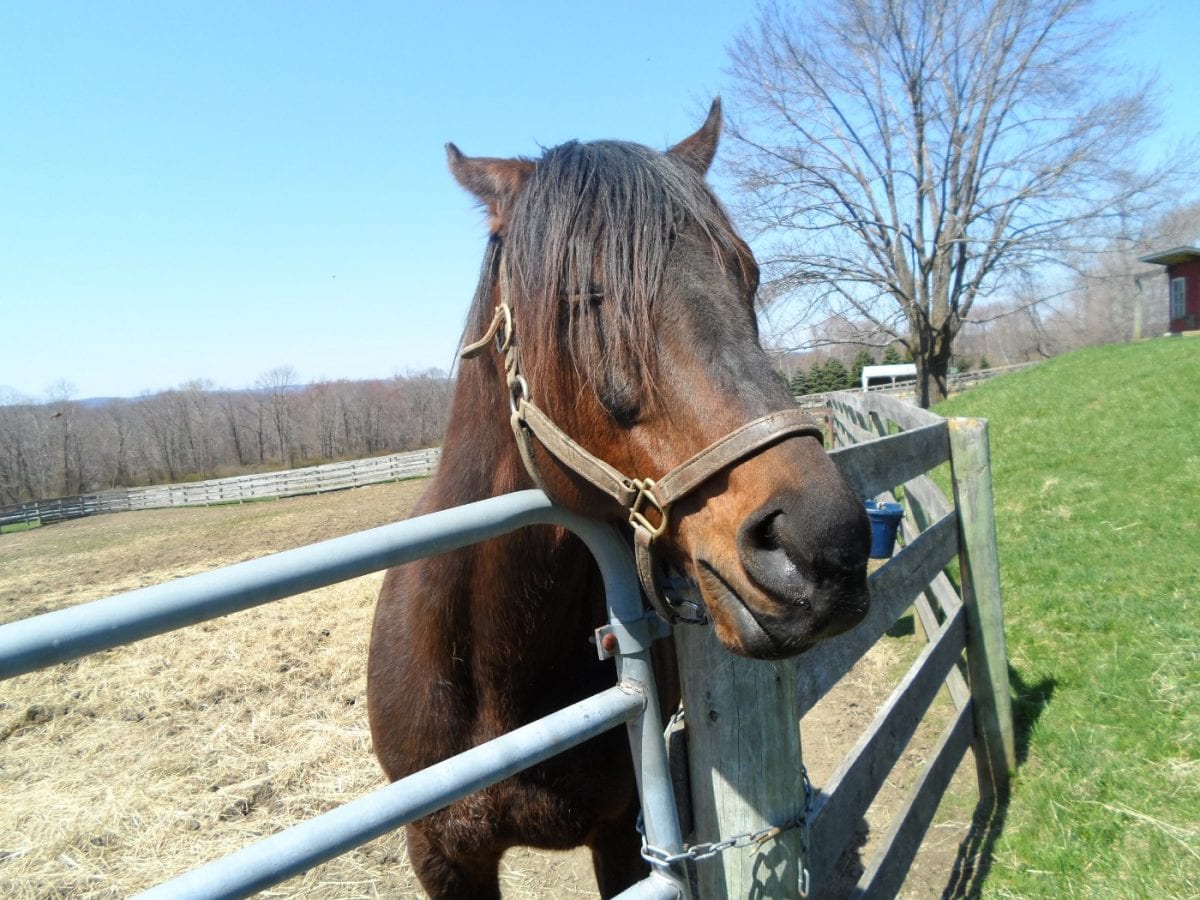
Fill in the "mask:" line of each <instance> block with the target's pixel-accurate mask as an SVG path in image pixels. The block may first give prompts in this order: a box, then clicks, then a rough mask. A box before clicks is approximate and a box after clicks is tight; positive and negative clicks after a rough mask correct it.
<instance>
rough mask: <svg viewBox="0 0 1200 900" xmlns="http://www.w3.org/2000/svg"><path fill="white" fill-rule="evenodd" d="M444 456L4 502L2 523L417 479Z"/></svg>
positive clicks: (425, 453)
mask: <svg viewBox="0 0 1200 900" xmlns="http://www.w3.org/2000/svg"><path fill="white" fill-rule="evenodd" d="M440 458H441V450H440V449H439V448H436V447H434V448H431V449H428V450H416V451H413V452H411V453H395V454H392V455H390V456H378V457H373V458H370V459H358V460H352V461H349V462H337V463H327V464H325V465H321V466H309V467H307V468H303V469H288V470H286V471H281V472H263V473H259V474H254V475H236V476H233V477H231V478H214V479H210V480H208V481H194V482H188V483H184V484H164V485H154V486H151V487H144V488H119V489H116V490H111V491H98V492H96V493H93V494H83V495H80V496H77V497H52V498H50V499H47V500H30V501H28V502H26V503H15V504H12V505H10V506H0V526H3V525H14V524H32V523H36V522H41V523H42V524H50V523H51V522H60V521H63V520H65V519H77V518H80V517H82V516H91V515H95V514H97V513H104V512H121V511H128V510H134V509H161V508H163V507H168V506H213V505H215V504H220V503H245V502H247V501H252V500H263V499H267V498H272V497H294V496H297V495H300V494H320V493H325V492H327V491H340V490H343V489H345V488H351V487H361V486H362V485H367V484H379V483H380V482H385V481H397V480H399V479H402V478H416V477H419V476H422V475H428V474H430V473H431V472H432V471H433V470H434V468H435V467H436V466H437V463H438V460H439V459H440Z"/></svg>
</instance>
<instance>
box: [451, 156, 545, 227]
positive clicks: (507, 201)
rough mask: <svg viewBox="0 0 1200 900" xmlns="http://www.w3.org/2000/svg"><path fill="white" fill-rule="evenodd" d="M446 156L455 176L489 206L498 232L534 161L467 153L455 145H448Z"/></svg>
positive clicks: (491, 218)
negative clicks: (467, 154) (469, 154)
mask: <svg viewBox="0 0 1200 900" xmlns="http://www.w3.org/2000/svg"><path fill="white" fill-rule="evenodd" d="M446 158H447V159H448V161H449V163H450V173H451V174H452V175H453V176H454V179H455V180H456V181H457V182H458V183H459V184H461V185H462V186H463V187H465V188H466V189H467V190H468V191H470V192H471V193H472V194H474V195H475V196H476V197H477V198H478V199H479V201H480V202H482V203H483V205H484V206H486V207H487V210H488V215H489V217H490V222H489V225H490V227H491V230H492V233H493V234H499V233H500V232H501V231H502V230H503V228H504V225H505V222H506V221H507V219H508V214H509V212H510V210H511V208H512V203H513V201H514V200H515V199H516V197H517V194H519V193H521V188H522V187H524V186H525V182H526V181H527V180H528V179H529V176H530V175H532V174H533V165H534V164H533V163H532V162H531V161H529V160H527V159H494V158H492V157H487V156H466V155H464V154H463V152H462V151H461V150H459V149H458V148H457V147H455V146H454V145H453V144H447V145H446Z"/></svg>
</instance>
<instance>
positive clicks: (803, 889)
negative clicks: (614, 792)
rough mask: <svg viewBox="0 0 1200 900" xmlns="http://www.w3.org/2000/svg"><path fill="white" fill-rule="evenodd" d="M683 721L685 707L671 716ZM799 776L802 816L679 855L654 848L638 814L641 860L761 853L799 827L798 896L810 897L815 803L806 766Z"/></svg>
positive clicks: (673, 861)
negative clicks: (747, 851)
mask: <svg viewBox="0 0 1200 900" xmlns="http://www.w3.org/2000/svg"><path fill="white" fill-rule="evenodd" d="M682 718H683V708H682V707H680V708H679V710H678V711H677V712H676V713H675V715H674V716H672V718H671V721H672V723H674V722H676V721H677V720H678V719H682ZM800 775H801V778H802V779H803V781H804V809H803V810H802V811H801V812H800V814H799V815H796V816H793V817H792V818H790V819H788V820H787V821H786V822H784V823H783V824H781V825H772V826H771V827H769V828H764V829H762V830H761V831H750V832H746V833H745V834H739V835H735V836H733V837H729V838H725V839H724V840H720V841H711V842H707V843H700V844H692V845H690V846H686V847H684V849H683V851H682V852H680V853H668V852H667V851H666V850H663V849H662V848H661V847H655V846H652V845H651V844H650V843H649V841H647V839H646V829H645V825H644V823H643V822H642V817H641V814H640V813H639V814H638V820H637V829H638V833H639V834H640V835H641V836H642V859H644V860H646V862H648V863H650V864H651V865H652V866H666V867H671V866H675V865H678V864H679V863H686V862H689V861H690V862H700V861H701V860H704V859H711V858H712V857H714V856H716V855H717V854H718V853H724V852H725V851H726V850H734V849H740V848H743V847H753V848H754V852H755V853H758V852H760V851H761V850H762V847H763V845H764V844H765V843H766V842H767V841H769V840H772V839H773V838H776V837H778V836H779V835H781V834H783V832H785V831H789V830H791V829H792V828H800V829H801V830H802V831H801V835H800V859H801V861H802V862H803V863H804V865H802V866H801V869H800V878H799V893H800V896H801V897H807V896H808V890H809V874H808V865H807V862H808V849H809V822H808V818H809V815H810V814H811V813H812V802H813V786H812V781H810V780H809V777H808V769H807V768H806V767H805V766H804V764H803V763H801V765H800Z"/></svg>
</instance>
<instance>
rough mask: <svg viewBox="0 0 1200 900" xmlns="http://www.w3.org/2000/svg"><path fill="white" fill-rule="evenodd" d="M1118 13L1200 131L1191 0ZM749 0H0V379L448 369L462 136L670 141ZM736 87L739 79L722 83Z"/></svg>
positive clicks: (77, 380) (130, 390)
mask: <svg viewBox="0 0 1200 900" xmlns="http://www.w3.org/2000/svg"><path fill="white" fill-rule="evenodd" d="M1142 7H1143V4H1138V3H1133V2H1132V0H1129V2H1126V0H1105V2H1104V3H1103V4H1102V7H1101V8H1102V9H1103V10H1105V11H1109V10H1112V11H1117V12H1120V11H1124V10H1138V11H1139V13H1138V14H1139V17H1140V22H1141V26H1140V27H1139V28H1138V29H1137V30H1129V31H1128V33H1126V34H1122V36H1121V38H1120V42H1119V53H1120V54H1121V56H1122V57H1123V58H1124V59H1126V60H1127V62H1128V63H1129V64H1130V65H1132V66H1138V67H1143V66H1145V67H1158V68H1159V69H1160V71H1161V75H1162V85H1161V86H1162V89H1163V94H1164V100H1165V101H1166V103H1167V108H1168V110H1169V111H1175V112H1174V113H1170V112H1169V115H1172V114H1173V115H1174V116H1176V117H1177V118H1178V119H1179V120H1180V121H1182V122H1185V123H1187V126H1186V127H1187V128H1194V125H1193V124H1192V123H1194V122H1195V114H1194V111H1193V107H1192V95H1193V92H1194V91H1195V90H1196V88H1197V86H1198V85H1200V62H1198V60H1200V54H1198V53H1197V52H1196V48H1195V47H1194V46H1191V45H1189V42H1188V39H1187V36H1188V34H1189V33H1194V28H1193V27H1192V26H1193V25H1194V24H1195V17H1196V10H1195V7H1194V5H1193V3H1191V2H1188V0H1167V2H1163V3H1160V4H1158V5H1157V6H1156V7H1153V8H1147V9H1146V10H1145V11H1143V10H1142ZM754 13H755V3H754V2H753V0H721V2H712V3H704V2H700V3H697V2H695V0H687V2H676V0H667V2H654V0H606V2H605V3H603V4H582V3H581V4H575V3H566V2H558V3H532V2H529V3H523V2H519V0H511V2H509V3H505V4H495V3H480V2H475V0H460V2H456V3H451V4H445V5H444V6H442V8H439V9H435V8H434V4H416V3H409V2H404V3H400V2H397V3H382V2H342V3H332V2H316V0H309V2H238V3H230V2H217V0H206V2H149V0H143V2H105V3H85V2H42V0H29V2H20V0H9V2H6V3H4V4H3V5H2V6H0V114H2V115H3V126H2V128H0V135H2V137H0V400H2V398H3V397H4V396H5V393H6V391H5V389H6V388H7V389H8V391H11V392H16V393H17V394H20V395H23V396H28V397H33V398H38V399H40V398H43V397H44V396H45V395H46V392H47V390H48V389H49V388H50V386H51V385H53V384H55V383H56V382H58V381H60V380H65V381H66V382H69V383H70V384H71V385H73V386H74V388H75V394H76V396H77V397H92V396H110V395H116V396H136V395H138V394H140V393H142V392H144V391H155V390H162V389H166V388H170V387H175V386H178V385H179V384H182V383H183V382H186V381H190V380H193V379H208V380H210V381H211V382H213V383H214V384H215V385H216V386H219V387H230V388H241V387H247V386H250V385H252V384H253V383H254V381H255V379H256V378H258V376H259V375H261V374H262V373H264V372H266V371H267V370H269V369H272V368H275V367H278V366H284V365H287V366H291V367H293V368H294V369H295V371H296V373H297V374H298V376H299V379H300V380H301V381H302V382H308V381H313V380H318V379H323V378H330V379H336V378H352V379H357V378H386V377H388V376H390V375H392V374H395V373H403V372H405V371H420V370H423V369H427V368H430V367H438V368H441V369H449V368H450V366H451V365H452V363H453V360H454V354H455V346H456V343H457V340H458V336H459V332H460V330H461V325H462V320H463V317H464V315H465V312H466V308H467V304H468V303H469V301H470V297H471V293H472V290H473V288H474V284H475V280H476V276H477V273H478V266H479V261H480V258H481V254H482V248H483V240H484V227H483V218H482V216H481V214H480V213H479V211H478V210H477V209H475V207H474V206H473V204H472V201H471V199H470V198H469V197H468V196H467V195H466V194H465V193H463V191H462V190H461V189H460V188H459V187H458V186H457V185H456V184H455V183H454V181H453V180H452V179H451V177H450V175H449V173H448V172H447V171H446V166H445V156H444V151H443V144H444V143H445V142H446V141H454V142H455V143H457V144H458V145H459V146H460V147H461V148H462V149H463V150H464V151H465V152H467V153H470V154H476V155H495V156H511V155H517V154H524V155H538V154H539V152H540V149H539V148H541V147H546V146H553V145H554V144H557V143H561V142H562V141H564V140H567V139H569V138H574V137H578V138H584V139H587V138H601V137H618V138H625V139H630V140H637V141H640V142H642V143H645V144H649V145H651V146H657V147H665V146H667V145H668V144H669V143H671V142H673V141H675V140H678V139H680V138H681V137H684V136H686V135H687V134H688V133H690V132H691V131H692V130H693V129H694V128H695V127H696V126H697V125H698V124H699V122H700V121H701V119H702V118H703V114H704V112H705V110H706V109H707V105H708V102H709V100H710V99H711V97H712V96H714V95H715V94H719V93H721V92H722V90H723V89H724V88H726V86H727V76H726V75H725V72H724V69H725V67H726V65H727V55H726V52H725V47H726V46H727V44H728V43H729V42H730V41H731V40H732V38H733V37H734V36H735V34H736V33H737V32H738V30H739V29H740V28H742V27H743V26H745V25H746V24H748V23H750V22H751V21H752V19H753V17H754ZM726 93H728V91H726Z"/></svg>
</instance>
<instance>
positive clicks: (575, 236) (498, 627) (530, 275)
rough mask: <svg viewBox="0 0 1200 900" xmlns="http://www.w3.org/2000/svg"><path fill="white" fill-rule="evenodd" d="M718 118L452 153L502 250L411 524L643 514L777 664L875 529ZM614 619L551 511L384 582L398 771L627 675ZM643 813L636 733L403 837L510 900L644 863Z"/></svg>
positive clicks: (383, 621)
mask: <svg viewBox="0 0 1200 900" xmlns="http://www.w3.org/2000/svg"><path fill="white" fill-rule="evenodd" d="M720 130H721V106H720V100H719V98H718V99H717V100H715V101H714V102H713V104H712V107H711V109H710V111H709V114H708V117H707V118H706V120H705V121H704V123H703V125H702V126H701V127H700V128H699V130H698V131H696V132H695V133H694V134H692V135H691V136H690V137H688V138H686V139H684V140H682V141H680V142H679V143H677V144H675V145H674V146H672V147H671V148H670V149H668V150H666V151H665V152H658V151H655V150H652V149H649V148H647V147H644V146H641V145H638V144H633V143H627V142H621V141H594V142H587V143H583V142H577V141H571V142H568V143H565V144H563V145H561V146H558V147H554V148H552V149H550V150H547V151H546V152H545V153H544V155H543V156H542V157H541V158H540V159H537V160H533V159H527V158H516V159H504V158H493V157H469V156H466V155H464V154H463V153H462V151H460V150H459V149H458V148H457V147H456V146H455V145H454V144H447V145H446V152H447V155H448V160H449V167H450V171H451V173H452V174H453V176H454V178H455V179H456V180H457V181H458V182H459V184H460V185H461V186H462V187H464V188H466V190H467V191H469V192H470V193H471V194H473V195H474V196H475V198H476V199H477V200H478V201H480V202H481V204H482V206H483V207H484V209H485V210H486V213H487V221H488V238H487V244H486V250H485V253H484V258H483V265H482V269H481V273H480V278H479V284H478V288H477V289H476V292H475V297H474V300H473V303H472V306H471V309H470V312H469V313H468V316H467V325H466V329H465V333H464V334H465V339H468V340H470V344H469V345H468V347H467V348H466V349H465V350H464V357H466V358H465V359H464V360H463V362H462V363H461V364H460V367H459V372H458V377H457V383H456V387H455V391H454V395H453V398H452V401H451V408H450V413H449V422H448V426H447V431H446V437H445V441H444V444H443V449H442V457H441V462H440V464H439V466H438V469H437V472H436V474H435V475H434V476H433V477H432V479H431V481H430V483H429V485H428V487H427V489H426V491H425V492H424V494H423V496H422V497H421V499H420V500H419V502H418V504H417V505H416V507H415V509H414V511H413V514H414V515H419V514H423V513H429V512H433V511H435V510H441V509H445V508H448V507H451V506H456V505H459V504H463V503H467V502H470V501H475V500H480V499H484V498H487V497H492V496H496V495H499V494H502V493H505V492H510V491H517V490H522V489H526V488H530V487H534V486H537V487H540V488H542V489H543V490H544V491H545V492H546V493H547V494H548V495H549V496H550V498H551V499H552V500H553V501H554V502H556V503H558V504H561V505H563V506H565V507H568V508H570V509H572V510H575V511H578V512H582V513H584V514H587V515H590V516H593V517H598V518H600V519H603V520H611V521H612V522H613V523H615V524H616V526H617V527H619V528H622V529H624V530H625V533H626V534H627V535H628V536H629V541H630V544H631V545H633V546H635V547H636V549H637V551H638V570H639V574H640V575H641V576H642V584H643V587H644V591H645V594H646V597H647V601H648V602H649V603H653V604H654V606H655V608H656V609H658V610H659V611H660V613H661V614H663V615H664V616H667V617H669V618H672V619H675V620H676V621H678V620H680V619H682V620H688V619H696V618H700V617H699V616H696V615H694V614H693V615H690V616H689V615H687V614H685V612H686V610H685V611H684V612H681V610H683V609H684V607H683V606H681V605H680V604H679V603H678V598H674V599H672V597H671V596H669V594H670V591H668V590H665V589H664V587H663V583H662V579H663V573H664V572H675V573H678V575H679V576H680V577H682V578H685V579H686V580H688V581H690V582H691V583H693V584H694V585H695V592H697V593H698V596H699V598H700V601H699V604H698V605H700V606H702V607H703V609H702V613H703V618H707V619H709V620H711V623H712V627H713V628H714V629H715V633H716V636H717V637H718V639H719V640H720V641H721V642H722V643H723V644H724V645H725V646H726V647H728V648H729V649H730V650H731V651H733V652H735V653H739V654H742V655H745V656H749V657H757V658H764V659H778V658H782V657H787V656H792V655H795V654H797V653H800V652H802V651H803V650H805V649H807V648H808V647H810V646H812V645H813V644H814V643H816V642H817V641H819V640H821V639H823V638H825V637H828V636H830V635H833V634H837V633H840V632H841V631H844V630H845V629H847V628H849V627H851V626H852V625H853V624H854V623H856V622H857V621H858V620H859V619H861V618H862V616H863V615H864V614H865V612H866V609H867V604H868V596H867V588H866V562H867V554H868V550H869V545H870V533H869V525H868V522H867V518H866V514H865V511H864V507H863V503H862V501H861V499H860V498H859V497H857V496H856V495H855V493H854V492H853V490H852V489H851V488H850V487H849V485H848V484H847V482H846V481H845V480H843V478H842V477H841V475H840V474H839V473H838V471H837V470H836V468H835V467H834V465H833V464H832V462H831V461H830V459H829V457H828V456H827V455H826V453H825V451H824V446H823V443H822V439H821V433H820V431H819V429H818V428H817V427H816V426H815V423H813V422H812V420H810V419H808V418H807V417H805V416H803V414H802V413H800V412H799V410H798V409H797V408H796V406H795V403H794V401H793V399H792V397H791V395H790V393H789V391H788V390H787V388H786V386H785V384H784V382H783V381H782V380H781V379H780V377H779V376H778V374H776V373H775V372H774V371H773V369H772V366H771V362H770V360H769V358H768V356H767V354H766V352H765V351H764V350H763V348H762V346H761V344H760V342H759V335H758V326H757V320H756V315H755V295H756V291H757V288H758V281H759V269H758V266H757V263H756V262H755V259H754V256H753V254H752V253H751V251H750V248H749V246H748V245H747V244H746V243H745V241H743V240H742V238H741V237H740V236H739V235H738V233H737V232H736V230H735V229H734V227H733V225H732V224H731V222H730V220H729V217H728V216H727V214H726V212H725V211H724V209H723V207H722V206H721V204H720V202H719V201H718V200H717V199H716V197H715V196H714V194H713V193H712V191H711V189H710V188H709V186H708V184H707V182H706V178H705V176H706V173H707V171H708V169H709V167H710V165H711V164H712V161H713V158H714V156H715V153H716V149H717V143H718V138H719V134H720ZM624 473H635V474H640V475H642V476H643V477H639V478H632V477H629V476H627V475H625V474H624ZM605 622H606V612H605V603H604V597H603V592H602V589H601V585H600V578H599V573H598V570H597V568H596V565H595V563H594V562H593V561H592V559H591V557H590V555H589V554H588V553H587V551H586V550H585V549H584V547H583V545H582V543H581V542H580V541H579V540H578V539H577V538H575V537H574V536H572V535H571V534H569V533H568V532H566V531H565V530H563V529H559V528H556V527H552V526H537V527H532V528H526V529H523V530H520V531H517V532H514V533H512V534H509V535H507V536H504V537H501V538H497V539H493V540H489V541H486V542H484V543H480V544H477V545H474V546H472V547H468V548H466V549H461V550H457V551H454V552H451V553H446V554H442V555H439V556H433V557H429V558H426V559H424V560H421V561H418V562H413V563H408V564H406V565H404V566H400V567H397V568H395V569H392V570H390V571H389V572H388V573H387V574H386V576H385V578H384V582H383V586H382V589H381V591H380V594H379V600H378V604H377V607H376V613H375V620H374V625H373V628H372V634H371V641H370V653H369V663H368V683H367V691H368V709H369V719H370V726H371V735H372V739H373V742H374V748H375V752H376V755H377V757H378V759H379V762H380V764H381V765H382V767H383V770H384V772H385V774H386V776H387V777H388V778H389V779H391V780H396V779H399V778H401V777H404V776H405V775H408V774H410V773H412V772H414V771H417V770H419V769H421V768H425V767H427V766H429V765H432V764H433V763H435V762H438V761H440V760H442V759H445V758H447V757H449V756H451V755H454V754H456V753H459V752H462V751H464V750H466V749H469V748H470V747H472V746H474V745H476V744H479V743H482V742H484V741H487V740H489V739H491V738H494V737H497V736H498V735H500V734H503V733H505V732H507V731H510V730H512V729H513V728H516V727H517V726H520V725H522V724H525V723H527V722H530V721H532V720H534V719H537V718H539V717H541V716H543V715H546V714H548V713H550V712H552V711H554V710H557V709H560V708H562V707H564V706H567V705H568V704H570V703H573V702H575V701H577V700H580V699H582V698H584V697H587V696H589V695H591V694H594V693H597V692H599V691H601V690H603V689H605V688H607V687H610V686H611V685H612V684H614V683H615V671H614V667H613V663H612V661H611V660H607V661H601V660H600V659H598V656H597V654H596V653H595V651H594V649H593V648H591V647H589V646H588V639H589V637H591V636H592V635H593V632H594V630H595V629H596V628H597V627H598V626H601V625H603V624H604V623H605ZM679 627H691V626H687V625H680V626H679ZM666 643H667V642H663V641H660V642H659V644H666ZM656 646H658V645H656ZM666 649H667V650H669V647H667V648H666ZM664 658H665V659H667V661H668V662H669V660H670V654H669V653H667V654H666V655H665V657H664ZM676 690H677V689H676ZM675 697H676V698H677V693H676V694H675ZM668 702H672V701H670V700H669V701H668ZM637 813H638V795H637V790H636V786H635V781H634V773H633V767H632V762H631V759H630V755H629V748H628V745H627V743H626V741H625V738H624V736H623V735H622V734H621V733H620V729H617V730H615V731H610V732H608V733H607V734H605V735H602V736H600V737H596V738H593V739H592V740H590V741H588V742H586V743H584V744H582V745H580V746H579V747H576V748H574V749H573V750H571V751H568V752H566V753H564V754H561V755H560V756H557V757H555V758H553V759H551V760H549V761H547V762H545V763H542V764H539V765H537V766H535V767H533V768H531V769H529V770H526V771H525V772H523V773H521V774H519V775H516V776H514V777H512V778H509V779H506V780H504V781H502V782H500V783H498V784H496V785H494V786H492V787H490V788H487V789H485V790H483V791H480V792H478V793H476V794H473V795H471V796H469V797H467V798H465V799H463V800H460V801H458V802H456V803H454V804H452V805H450V806H449V807H447V808H445V809H443V810H441V811H440V812H437V813H434V814H431V815H429V816H427V817H425V818H422V819H420V820H417V821H416V822H414V823H412V824H411V825H409V826H408V828H407V835H406V837H407V844H408V853H409V858H410V861H411V863H412V865H413V867H414V869H415V871H416V874H417V876H418V878H419V880H420V882H421V884H422V886H423V887H424V889H425V890H426V892H427V893H428V894H429V895H430V896H431V897H434V898H498V897H499V896H500V892H499V883H498V877H497V876H498V866H499V860H500V857H501V855H502V854H503V853H504V852H505V851H506V850H507V849H508V848H510V847H513V846H516V845H528V846H534V847H539V848H546V849H568V848H571V847H577V846H581V845H587V846H588V847H589V848H590V850H591V854H592V860H593V864H594V869H595V873H596V881H597V885H598V887H599V890H600V893H601V894H602V895H603V896H604V897H610V896H613V895H615V894H617V893H619V892H620V891H621V890H623V889H624V888H626V887H627V886H629V885H630V884H632V883H634V882H635V881H637V880H639V879H640V878H643V877H645V875H646V874H647V872H648V869H647V866H646V863H645V862H644V861H643V860H642V859H641V857H640V839H639V837H638V835H637V832H636V828H635V825H636V817H637Z"/></svg>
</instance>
